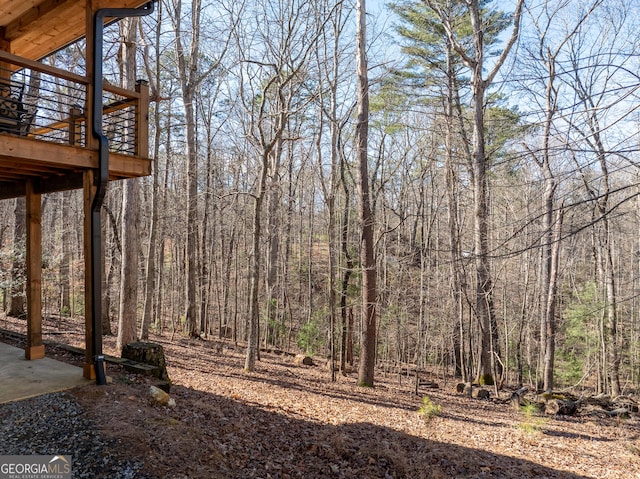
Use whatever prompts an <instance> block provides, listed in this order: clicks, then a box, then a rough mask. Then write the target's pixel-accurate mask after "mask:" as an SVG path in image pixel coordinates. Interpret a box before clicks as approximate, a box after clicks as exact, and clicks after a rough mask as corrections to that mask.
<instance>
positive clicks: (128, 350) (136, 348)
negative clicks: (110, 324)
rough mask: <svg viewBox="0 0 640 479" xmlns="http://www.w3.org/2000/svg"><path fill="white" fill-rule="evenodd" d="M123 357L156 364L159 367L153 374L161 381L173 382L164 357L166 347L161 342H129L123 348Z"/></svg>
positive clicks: (152, 364) (151, 364)
mask: <svg viewBox="0 0 640 479" xmlns="http://www.w3.org/2000/svg"><path fill="white" fill-rule="evenodd" d="M122 357H123V358H125V359H130V360H131V361H136V362H138V363H142V364H148V365H150V366H155V367H156V368H157V369H156V370H155V372H154V373H153V375H154V376H155V377H157V378H158V379H159V380H161V381H166V382H167V383H168V384H170V383H171V380H170V379H169V374H168V373H167V363H166V362H165V359H164V349H163V348H162V346H161V345H160V344H155V343H147V342H144V341H139V342H135V343H129V344H127V345H125V347H124V348H122Z"/></svg>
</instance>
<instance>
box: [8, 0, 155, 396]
mask: <svg viewBox="0 0 640 479" xmlns="http://www.w3.org/2000/svg"><path fill="white" fill-rule="evenodd" d="M122 9H124V10H122ZM132 9H136V10H135V11H132ZM152 11H153V4H152V3H149V2H148V0H0V200H2V199H9V198H14V197H19V196H24V197H25V198H26V277H27V286H26V293H27V325H26V329H27V331H26V338H27V341H26V343H27V344H26V347H25V358H26V359H40V358H43V357H44V356H45V347H44V344H43V342H42V225H41V222H42V218H41V214H42V206H41V205H42V194H44V193H51V192H55V191H63V190H69V189H77V188H82V189H83V205H84V221H83V226H84V263H85V268H84V270H85V343H86V344H85V363H84V365H83V368H82V371H83V375H84V377H85V378H88V379H92V378H96V380H97V382H98V381H99V382H98V383H99V384H104V377H103V376H104V375H103V374H97V373H96V371H98V372H99V371H102V370H103V368H102V361H103V359H104V357H103V355H102V333H101V331H100V325H101V317H100V316H101V301H102V300H101V290H100V288H101V282H102V281H101V276H102V274H103V273H102V266H101V263H102V261H101V256H102V252H101V242H100V228H101V226H100V223H101V220H100V209H101V207H102V200H103V198H104V191H105V186H106V182H107V180H119V179H125V178H134V177H140V176H147V175H149V174H151V161H150V160H149V145H148V138H149V131H148V124H149V119H148V116H149V88H148V86H147V84H146V83H145V82H137V84H136V87H135V91H132V90H128V89H124V88H121V87H118V86H115V85H112V84H109V83H107V82H105V81H104V78H103V76H102V68H101V65H102V61H103V58H101V57H103V56H104V55H103V53H102V38H103V35H102V29H103V25H105V24H108V23H110V22H113V21H114V20H115V19H114V18H110V17H107V16H106V15H115V16H116V17H118V18H123V17H126V16H146V15H148V14H150V13H151V12H152ZM81 38H84V39H85V41H84V43H82V44H81V46H83V47H84V49H85V51H84V60H85V62H84V66H83V70H82V71H81V72H80V74H78V73H77V72H71V71H65V70H63V69H61V68H56V67H54V66H51V65H50V64H49V62H42V61H41V60H42V59H44V58H45V57H47V56H48V55H50V54H51V53H53V52H55V51H57V50H60V49H61V48H63V47H65V46H66V45H69V44H71V43H73V42H74V41H76V40H79V39H81ZM94 57H95V58H94ZM91 125H93V126H91ZM99 145H101V146H102V149H101V152H102V154H99ZM107 166H108V175H107ZM107 176H108V178H107ZM0 362H2V361H1V360H0Z"/></svg>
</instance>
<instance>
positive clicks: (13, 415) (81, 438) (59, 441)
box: [0, 393, 151, 479]
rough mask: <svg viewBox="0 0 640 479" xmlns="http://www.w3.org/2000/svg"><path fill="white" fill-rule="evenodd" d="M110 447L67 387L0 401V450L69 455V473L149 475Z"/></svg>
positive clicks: (113, 478) (121, 478) (123, 478)
mask: <svg viewBox="0 0 640 479" xmlns="http://www.w3.org/2000/svg"><path fill="white" fill-rule="evenodd" d="M115 450H117V449H116V447H115V442H114V440H112V439H107V438H105V437H104V436H103V435H101V434H100V432H99V431H98V430H97V428H96V426H95V424H94V423H93V421H91V420H90V419H89V418H87V417H86V415H85V414H84V411H83V409H82V407H81V406H80V405H79V404H78V402H77V401H76V400H75V398H74V397H73V396H72V395H70V394H68V393H52V394H45V395H42V396H37V397H34V398H30V399H25V400H22V401H16V402H11V403H6V404H0V455H34V454H37V455H55V454H58V455H69V456H71V457H72V460H73V466H72V476H73V477H74V478H92V479H93V478H105V479H106V478H109V479H134V478H135V479H151V476H148V475H145V474H143V473H142V472H141V469H142V467H143V464H142V463H141V462H140V461H137V460H132V459H127V458H122V457H118V456H117V455H115V454H114V452H113V451H115Z"/></svg>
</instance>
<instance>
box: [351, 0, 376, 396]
mask: <svg viewBox="0 0 640 479" xmlns="http://www.w3.org/2000/svg"><path fill="white" fill-rule="evenodd" d="M365 2H366V0H357V1H356V70H357V88H358V119H357V123H356V156H357V163H358V189H359V200H360V202H359V203H360V208H359V213H360V228H361V241H362V244H361V246H360V258H361V262H362V269H363V271H362V340H361V348H360V366H359V369H358V384H359V385H361V386H367V387H372V386H373V380H374V369H375V362H376V316H377V301H378V298H377V287H376V274H377V272H376V260H375V256H374V244H373V242H374V238H373V224H374V218H373V213H372V211H371V198H370V194H369V162H368V160H369V155H368V152H367V148H368V144H369V141H368V137H369V77H368V71H367V56H366V39H367V34H366V23H367V22H366V14H367V7H366V3H365Z"/></svg>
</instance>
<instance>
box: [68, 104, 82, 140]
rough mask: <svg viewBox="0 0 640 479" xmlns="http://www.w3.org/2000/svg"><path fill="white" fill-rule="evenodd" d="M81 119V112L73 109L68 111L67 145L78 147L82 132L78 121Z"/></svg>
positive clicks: (75, 108) (78, 109)
mask: <svg viewBox="0 0 640 479" xmlns="http://www.w3.org/2000/svg"><path fill="white" fill-rule="evenodd" d="M81 118H82V110H81V109H80V108H78V107H73V108H71V110H69V144H70V145H79V144H80V142H81V141H82V131H81V129H80V125H79V124H78V121H79V120H80V119H81Z"/></svg>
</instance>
